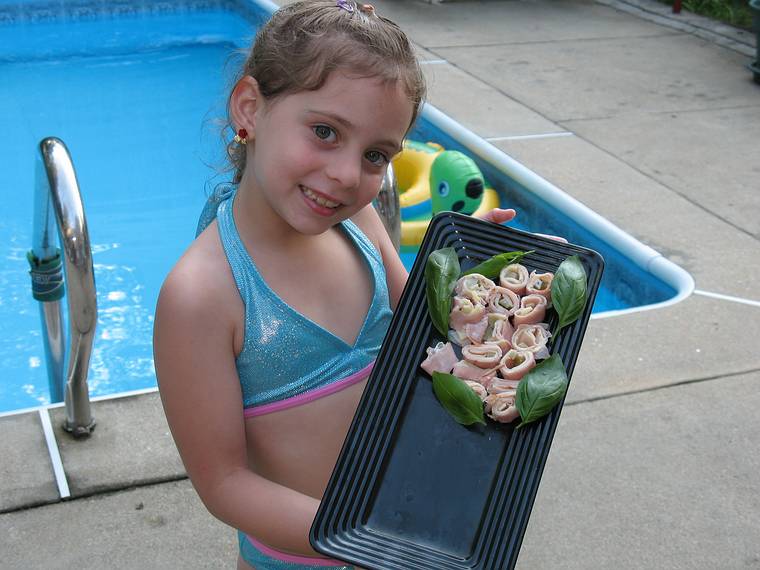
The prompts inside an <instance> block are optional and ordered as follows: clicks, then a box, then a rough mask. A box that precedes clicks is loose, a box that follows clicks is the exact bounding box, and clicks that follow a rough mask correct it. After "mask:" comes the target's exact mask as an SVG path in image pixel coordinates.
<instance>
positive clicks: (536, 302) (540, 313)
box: [512, 294, 547, 326]
mask: <svg viewBox="0 0 760 570" xmlns="http://www.w3.org/2000/svg"><path fill="white" fill-rule="evenodd" d="M546 306H547V300H546V297H545V296H544V295H538V294H535V295H526V296H525V297H523V298H521V299H520V308H519V309H517V310H516V311H515V314H514V315H513V316H512V321H513V322H514V323H515V326H519V325H535V324H536V323H540V322H541V321H543V320H544V317H545V316H546Z"/></svg>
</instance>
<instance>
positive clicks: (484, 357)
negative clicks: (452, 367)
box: [462, 344, 502, 368]
mask: <svg viewBox="0 0 760 570" xmlns="http://www.w3.org/2000/svg"><path fill="white" fill-rule="evenodd" d="M462 356H463V357H464V359H465V360H466V361H467V362H470V363H471V364H474V365H475V366H477V367H478V368H495V367H497V366H499V363H500V362H501V356H502V354H501V348H499V345H497V344H471V345H468V346H465V347H464V348H463V349H462Z"/></svg>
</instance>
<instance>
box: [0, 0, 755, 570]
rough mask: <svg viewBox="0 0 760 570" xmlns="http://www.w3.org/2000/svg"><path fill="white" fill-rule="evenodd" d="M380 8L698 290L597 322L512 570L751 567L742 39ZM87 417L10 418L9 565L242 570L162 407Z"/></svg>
mask: <svg viewBox="0 0 760 570" xmlns="http://www.w3.org/2000/svg"><path fill="white" fill-rule="evenodd" d="M374 3H375V5H376V7H377V9H378V11H379V12H380V13H381V14H384V15H387V16H389V17H391V18H392V19H394V20H396V21H397V22H398V23H399V24H400V25H401V26H402V27H403V28H404V29H405V30H407V31H408V32H409V34H410V35H411V37H412V39H413V40H414V41H415V43H416V44H417V46H418V47H419V52H420V54H421V56H422V58H423V60H424V61H426V62H427V63H425V65H424V69H425V72H426V74H427V76H428V78H429V83H430V101H431V103H433V104H434V105H436V106H437V107H438V108H439V109H441V110H442V111H444V112H445V113H447V114H449V115H450V116H452V117H453V118H454V119H456V120H457V121H459V122H460V123H462V124H463V125H464V126H465V127H467V128H469V129H471V130H473V131H474V132H476V133H477V134H479V135H480V136H483V137H484V138H486V139H489V140H491V141H492V142H493V144H494V145H496V146H497V147H499V148H501V149H502V150H504V151H505V152H506V153H508V154H509V155H511V156H512V157H514V158H515V159H517V160H518V161H520V162H522V163H523V164H525V165H526V166H527V167H528V168H530V169H532V170H533V171H535V172H536V173H537V174H538V175H539V176H542V177H543V178H546V179H547V180H549V181H550V182H552V183H553V184H555V185H556V186H558V187H559V188H561V189H562V190H564V191H565V192H567V193H568V194H570V195H572V196H573V197H575V198H577V199H578V200H580V201H581V202H583V203H584V204H586V205H588V206H589V207H590V208H592V209H593V210H595V211H596V212H598V213H599V214H601V215H602V216H604V217H606V218H608V219H609V220H610V221H612V222H613V223H615V224H616V225H618V226H619V227H621V228H622V229H623V230H625V231H627V232H628V233H630V234H632V235H633V236H634V237H636V238H637V239H638V240H640V241H641V242H643V243H644V244H646V245H649V246H651V247H652V248H654V249H655V250H657V251H659V252H660V253H662V254H663V255H665V256H666V257H668V258H669V259H670V260H672V261H673V262H675V263H677V264H679V265H680V266H681V267H683V268H684V269H686V270H687V271H688V272H689V273H691V275H692V276H693V277H694V279H695V282H696V291H695V293H694V294H693V295H691V296H690V297H689V298H687V299H686V300H684V301H682V302H680V303H678V304H675V305H672V306H669V307H666V308H662V309H657V310H651V311H643V312H638V313H631V314H626V315H621V316H616V317H612V318H595V319H592V321H591V322H590V324H589V327H588V330H587V333H586V338H585V342H584V346H583V350H582V351H581V354H580V358H579V361H578V364H577V366H576V369H575V372H574V375H573V379H572V383H571V386H570V391H569V393H568V399H567V402H566V405H565V408H564V409H563V412H562V416H561V419H560V423H559V427H558V429H557V433H556V436H555V438H554V443H553V447H552V451H551V453H550V455H549V460H548V464H547V467H546V470H545V472H544V476H543V479H542V484H541V488H540V490H539V493H538V497H537V500H536V504H535V507H534V509H533V513H532V515H531V519H530V524H529V526H528V531H527V533H526V536H525V541H524V543H523V547H522V551H521V554H520V558H519V560H518V563H517V568H518V569H521V570H533V569H547V568H557V567H563V568H568V569H588V568H609V567H613V566H614V567H617V568H674V569H676V568H684V569H698V568H760V545H759V544H760V543H759V541H758V540H757V537H758V536H760V477H759V476H758V473H760V453H758V449H759V447H758V443H757V438H758V435H760V414H758V413H757V410H758V409H760V351H759V350H758V349H757V344H758V341H757V339H758V338H759V337H760V293H758V291H757V284H758V283H760V199H759V198H760V197H759V195H758V193H760V163H759V162H758V157H759V156H760V137H759V136H758V133H760V85H758V84H756V83H754V82H753V81H752V74H751V72H750V71H749V70H748V69H747V68H746V64H747V63H749V62H750V61H752V59H753V54H754V53H755V51H754V41H755V40H754V36H753V35H752V34H750V33H747V32H739V31H737V30H733V29H731V28H729V27H726V26H721V25H718V24H715V23H714V22H710V21H708V20H704V19H702V18H697V17H694V16H688V15H686V14H684V15H683V16H672V15H670V11H669V8H668V7H667V6H662V5H659V4H654V3H649V2H646V1H644V0H635V1H634V0H630V1H626V2H625V3H624V2H620V1H618V0H600V1H598V2H594V1H591V0H585V1H582V0H563V1H562V2H553V1H550V0H536V1H523V2H521V1H512V0H491V1H485V2H479V1H474V0H468V1H461V2H447V3H443V4H427V3H421V2H412V1H408V0H376V1H375V2H374ZM93 413H94V415H95V417H96V419H97V421H98V427H97V429H96V430H95V432H94V434H93V436H92V437H91V438H90V439H89V440H85V441H73V440H71V439H70V438H69V436H67V435H66V434H63V433H62V432H61V430H60V428H59V426H60V424H61V421H62V417H63V410H62V409H61V408H53V409H51V410H50V411H49V412H47V411H44V410H43V411H42V412H39V411H34V412H29V413H25V414H20V415H13V416H5V417H0V433H2V435H3V437H2V438H0V457H2V458H3V459H2V461H1V462H0V552H2V558H1V559H0V567H2V568H9V569H17V568H18V569H22V568H23V569H30V568H34V569H36V568H46V569H49V568H70V567H77V568H80V569H83V570H85V569H95V568H101V567H104V566H107V567H110V568H150V569H152V568H156V569H163V568H167V569H168V568H232V567H234V558H235V552H236V543H235V536H234V533H233V532H232V531H231V530H229V529H227V528H226V527H225V526H224V525H223V524H221V523H219V522H218V521H216V520H214V519H213V518H212V517H211V516H210V515H209V514H207V513H206V512H205V510H204V508H203V506H202V505H201V504H200V501H199V500H198V498H197V496H196V495H195V493H194V492H193V490H192V487H191V485H190V483H189V482H188V481H187V479H186V478H185V476H184V470H183V468H182V465H181V462H180V461H179V458H178V456H177V453H176V451H175V449H174V445H173V442H172V440H171V436H170V435H169V432H168V428H167V426H166V422H165V420H164V419H163V413H162V411H161V406H160V401H159V398H158V395H157V394H156V393H155V392H153V393H146V394H140V395H134V396H129V397H123V398H118V399H107V400H102V401H97V402H95V403H94V404H93ZM48 419H49V420H50V423H51V425H52V428H53V430H54V433H55V436H56V441H57V449H58V450H59V451H60V456H61V459H62V465H63V468H64V470H65V476H66V478H65V481H66V485H67V487H68V492H69V494H70V497H69V498H68V499H66V500H63V501H62V500H61V489H60V488H59V486H58V485H57V483H56V478H55V476H54V469H53V464H52V462H51V458H50V453H49V451H48V447H47V445H46V441H45V436H44V429H43V427H44V425H45V424H46V423H47V420H48ZM64 491H65V489H64Z"/></svg>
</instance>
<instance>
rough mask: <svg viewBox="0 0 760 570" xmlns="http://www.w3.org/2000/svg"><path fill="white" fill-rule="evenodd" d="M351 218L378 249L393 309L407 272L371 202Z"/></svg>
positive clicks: (404, 282)
mask: <svg viewBox="0 0 760 570" xmlns="http://www.w3.org/2000/svg"><path fill="white" fill-rule="evenodd" d="M351 219H352V221H353V222H354V223H355V224H356V225H357V226H359V227H360V228H361V230H362V231H363V232H364V234H365V235H366V236H367V237H369V238H370V239H371V240H372V241H373V242H374V243H375V245H377V247H378V249H379V250H380V255H381V256H382V258H383V265H384V266H385V280H386V282H387V283H388V294H389V296H390V304H391V309H393V310H394V311H395V310H396V306H397V305H398V300H399V299H400V298H401V293H402V292H403V291H404V286H405V285H406V280H407V278H408V277H409V273H408V272H407V270H406V267H404V264H403V263H402V262H401V258H400V257H399V255H398V252H397V251H396V248H395V247H393V242H392V241H391V238H390V236H389V235H388V232H387V231H386V229H385V226H384V225H383V221H382V220H381V219H380V215H379V214H378V213H377V210H375V208H374V206H372V204H370V205H368V206H365V207H364V208H363V209H362V210H361V211H359V212H357V213H356V214H354V216H353V217H352V218H351Z"/></svg>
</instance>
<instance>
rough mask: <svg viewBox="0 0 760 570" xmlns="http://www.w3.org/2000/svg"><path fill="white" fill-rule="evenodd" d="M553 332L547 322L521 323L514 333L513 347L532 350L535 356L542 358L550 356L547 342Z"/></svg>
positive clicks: (538, 358)
mask: <svg viewBox="0 0 760 570" xmlns="http://www.w3.org/2000/svg"><path fill="white" fill-rule="evenodd" d="M550 336H551V333H550V332H549V329H548V327H547V325H546V324H545V323H538V324H535V325H520V326H518V327H517V329H516V330H515V334H513V335H512V348H514V349H516V350H526V351H528V352H532V353H533V356H534V358H536V359H537V360H540V359H541V358H546V357H547V356H549V349H548V348H547V347H546V343H547V342H548V341H549V337H550Z"/></svg>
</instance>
